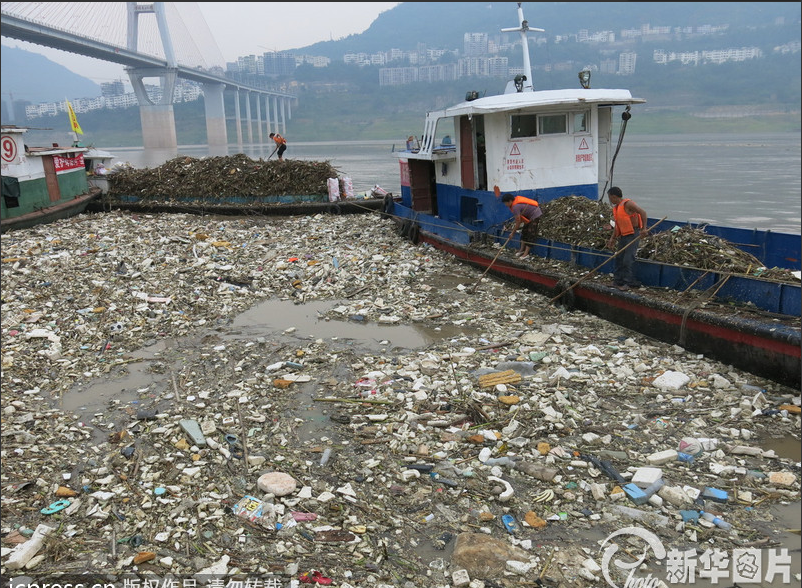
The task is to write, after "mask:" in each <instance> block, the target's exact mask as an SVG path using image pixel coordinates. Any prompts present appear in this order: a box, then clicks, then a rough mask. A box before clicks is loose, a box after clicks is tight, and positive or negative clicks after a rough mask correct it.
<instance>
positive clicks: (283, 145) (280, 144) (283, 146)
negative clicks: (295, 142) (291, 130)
mask: <svg viewBox="0 0 802 588" xmlns="http://www.w3.org/2000/svg"><path fill="white" fill-rule="evenodd" d="M270 138H271V139H273V140H274V141H275V142H276V149H278V160H279V161H284V152H285V151H286V150H287V139H285V138H284V137H282V136H281V135H279V134H278V133H270ZM276 149H274V150H273V153H275V152H276ZM273 153H271V154H270V155H273ZM268 159H270V158H269V157H268Z"/></svg>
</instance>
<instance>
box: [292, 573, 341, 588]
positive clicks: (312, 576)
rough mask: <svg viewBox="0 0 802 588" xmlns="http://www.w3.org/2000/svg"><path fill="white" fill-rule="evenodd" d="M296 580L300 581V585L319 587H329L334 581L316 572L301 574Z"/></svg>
mask: <svg viewBox="0 0 802 588" xmlns="http://www.w3.org/2000/svg"><path fill="white" fill-rule="evenodd" d="M298 579H299V580H300V581H301V584H320V585H321V586H330V585H331V583H332V582H333V581H334V580H332V579H331V578H327V577H326V576H324V575H323V574H321V573H320V572H319V571H317V570H312V571H311V572H305V573H303V574H301V575H300V576H299V577H298Z"/></svg>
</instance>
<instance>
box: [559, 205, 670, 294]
mask: <svg viewBox="0 0 802 588" xmlns="http://www.w3.org/2000/svg"><path fill="white" fill-rule="evenodd" d="M666 218H667V217H665V216H664V217H663V218H661V219H660V220H659V221H657V222H656V223H654V224H653V225H652V226H651V227H649V228H647V229H646V230H647V231H651V230H652V229H653V228H655V227H656V226H657V225H659V224H660V223H661V222H663V221H664V220H666ZM637 242H638V240H637V239H636V240H633V241H630V242H629V243H628V244H627V245H625V246H624V247H622V248H621V249H619V250H618V251H616V252H615V254H613V255H611V256H610V257H608V258H607V259H605V260H604V261H603V262H602V263H600V264H599V265H597V266H596V267H594V268H593V269H592V270H590V271H589V272H588V273H586V274H585V275H584V276H582V277H581V278H579V279H578V280H577V281H576V282H574V283H573V284H571V285H570V286H568V287H567V288H566V289H565V290H563V291H562V292H560V293H559V294H557V296H555V297H554V298H551V299H550V300H549V302H554V301H555V300H557V299H558V298H559V297H560V296H562V295H563V294H565V293H566V292H568V291H569V290H573V289H574V288H576V287H577V286H578V285H579V284H580V283H581V282H584V281H585V280H586V279H588V278H589V277H590V276H592V275H593V274H595V273H596V272H597V271H599V268H601V267H602V266H603V265H604V264H605V263H607V262H608V261H611V260H613V259H615V258H616V257H618V256H619V255H621V254H622V253H623V252H624V251H626V250H627V249H629V247H630V246H631V245H632V244H633V243H637Z"/></svg>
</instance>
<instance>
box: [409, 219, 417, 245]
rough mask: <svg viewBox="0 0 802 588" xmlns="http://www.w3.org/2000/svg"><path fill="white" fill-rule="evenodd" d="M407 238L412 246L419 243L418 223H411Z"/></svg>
mask: <svg viewBox="0 0 802 588" xmlns="http://www.w3.org/2000/svg"><path fill="white" fill-rule="evenodd" d="M407 238H408V239H409V240H410V241H412V244H413V245H417V244H418V243H420V225H419V224H418V223H412V225H410V227H409V231H408V232H407Z"/></svg>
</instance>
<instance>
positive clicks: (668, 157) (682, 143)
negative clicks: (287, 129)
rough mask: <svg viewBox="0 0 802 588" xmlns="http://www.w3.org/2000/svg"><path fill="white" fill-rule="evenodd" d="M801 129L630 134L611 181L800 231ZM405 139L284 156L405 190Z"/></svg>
mask: <svg viewBox="0 0 802 588" xmlns="http://www.w3.org/2000/svg"><path fill="white" fill-rule="evenodd" d="M800 144H801V141H800V134H799V133H772V134H737V135H734V134H722V135H701V134H699V135H695V134H684V135H628V136H627V137H626V138H625V140H624V143H623V146H622V148H621V151H620V153H619V154H618V157H617V159H616V162H615V165H614V169H613V183H614V184H616V185H618V186H620V187H621V189H622V190H623V191H624V195H625V196H626V197H629V198H632V199H633V200H635V202H637V203H638V204H639V205H640V206H641V207H643V208H644V209H645V210H646V212H647V213H648V214H649V216H650V217H652V218H662V217H664V216H665V217H667V218H668V219H671V220H677V221H688V222H701V223H710V224H717V225H726V226H734V227H741V228H745V229H761V230H772V231H777V232H783V233H795V234H798V233H800V232H801V230H800V224H802V221H801V219H802V205H801V204H800V195H801V194H802V186H801V182H800V175H801V172H800V170H801V169H802V155H801V153H800V151H801V150H800ZM403 145H404V143H403V141H402V140H397V141H394V140H387V141H339V142H310V143H293V142H292V141H290V142H289V146H288V149H287V152H286V154H285V157H286V158H295V159H303V160H313V161H329V162H330V163H331V164H332V165H333V166H334V167H335V168H337V169H338V170H339V172H340V175H341V176H348V177H350V178H351V179H352V181H353V184H354V191H355V193H356V194H357V195H359V194H365V193H366V192H368V191H370V189H371V188H372V187H373V186H374V185H376V184H378V185H379V186H381V187H382V188H384V189H385V190H387V191H389V192H392V193H394V194H400V191H401V186H400V180H399V165H398V158H397V156H396V154H395V153H394V151H395V150H396V149H402V148H403ZM106 149H107V150H108V151H111V152H112V153H114V154H115V155H116V160H117V161H122V162H128V163H130V164H131V165H133V166H135V167H156V166H159V165H161V164H162V163H164V162H165V161H167V160H169V159H171V158H172V157H175V156H176V155H178V154H181V155H188V156H192V157H199V158H200V157H206V156H209V155H226V154H229V155H231V154H235V153H245V154H246V155H248V156H250V157H252V158H254V159H259V158H263V159H267V158H268V157H269V156H270V155H271V153H272V151H273V144H272V142H271V144H261V145H244V146H236V145H231V146H229V147H228V153H225V152H210V150H209V147H207V146H205V145H202V146H198V145H190V146H180V147H179V148H178V149H177V150H160V151H145V150H143V149H142V148H138V149H136V148H133V149H112V148H106Z"/></svg>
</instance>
